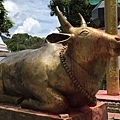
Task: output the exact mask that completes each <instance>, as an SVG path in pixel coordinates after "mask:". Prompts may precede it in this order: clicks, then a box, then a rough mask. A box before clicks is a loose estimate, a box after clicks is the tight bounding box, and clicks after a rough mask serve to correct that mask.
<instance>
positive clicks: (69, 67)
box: [0, 7, 120, 114]
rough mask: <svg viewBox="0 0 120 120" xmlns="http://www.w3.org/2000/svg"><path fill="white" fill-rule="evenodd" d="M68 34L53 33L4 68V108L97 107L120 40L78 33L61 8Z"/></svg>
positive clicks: (0, 96) (0, 86) (0, 89)
mask: <svg viewBox="0 0 120 120" xmlns="http://www.w3.org/2000/svg"><path fill="white" fill-rule="evenodd" d="M56 11H57V15H58V19H59V22H60V24H61V27H62V29H63V31H64V32H65V33H53V34H50V35H48V36H47V37H46V41H47V43H46V44H45V45H43V46H42V47H41V48H39V49H35V50H23V51H20V52H17V53H13V54H12V55H10V56H8V57H6V58H5V59H3V60H2V61H1V63H0V69H1V80H0V102H1V103H12V104H16V105H20V106H21V107H23V108H30V109H34V110H40V111H48V112H52V113H56V114H58V113H64V112H66V111H67V110H68V109H69V108H76V107H82V106H86V105H87V106H95V105H96V98H95V95H96V93H97V92H98V90H99V88H100V86H101V83H102V81H103V77H104V75H105V69H106V63H107V59H109V58H110V57H113V56H118V55H120V37H119V36H118V35H110V34H107V33H105V32H103V31H102V30H98V29H95V28H91V27H87V25H86V22H85V20H84V19H83V17H82V15H80V19H81V26H80V27H73V26H72V25H71V24H70V23H69V22H68V21H67V20H66V19H65V17H64V16H63V15H62V13H61V12H60V10H59V9H58V7H56Z"/></svg>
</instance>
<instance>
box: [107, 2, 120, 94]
mask: <svg viewBox="0 0 120 120" xmlns="http://www.w3.org/2000/svg"><path fill="white" fill-rule="evenodd" d="M117 18H118V17H117V0H105V31H106V32H107V33H109V34H118V28H117V26H118V20H117ZM106 76H107V94H108V95H118V94H119V68H118V57H112V58H111V59H109V60H108V63H107V71H106Z"/></svg>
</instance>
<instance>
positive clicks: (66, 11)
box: [48, 0, 95, 27]
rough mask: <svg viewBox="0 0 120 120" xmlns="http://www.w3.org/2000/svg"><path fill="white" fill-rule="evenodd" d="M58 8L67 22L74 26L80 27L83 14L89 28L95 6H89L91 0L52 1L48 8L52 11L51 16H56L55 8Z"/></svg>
mask: <svg viewBox="0 0 120 120" xmlns="http://www.w3.org/2000/svg"><path fill="white" fill-rule="evenodd" d="M56 6H58V7H59V9H60V10H61V12H62V13H63V15H64V16H66V18H67V20H68V21H69V22H70V23H71V24H72V25H73V26H74V27H76V26H80V17H79V15H78V13H81V14H82V16H83V17H84V19H85V20H86V22H87V24H88V26H92V25H91V24H90V21H91V20H90V18H91V11H92V9H93V8H94V7H95V6H92V5H90V4H89V0H50V4H49V5H48V7H49V8H50V9H51V12H50V14H51V16H53V15H56V11H55V7H56Z"/></svg>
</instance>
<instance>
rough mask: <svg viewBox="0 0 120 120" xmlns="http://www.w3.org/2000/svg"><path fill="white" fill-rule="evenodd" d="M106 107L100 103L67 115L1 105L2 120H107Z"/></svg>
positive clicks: (0, 118) (0, 117)
mask: <svg viewBox="0 0 120 120" xmlns="http://www.w3.org/2000/svg"><path fill="white" fill-rule="evenodd" d="M107 119H108V114H107V109H106V105H105V104H104V103H98V104H97V106H95V107H91V108H89V107H83V108H80V109H74V110H73V109H72V110H69V111H68V112H66V113H65V114H59V115H55V114H49V113H43V112H39V111H32V110H28V109H22V108H20V107H17V106H10V105H3V104H0V120H107Z"/></svg>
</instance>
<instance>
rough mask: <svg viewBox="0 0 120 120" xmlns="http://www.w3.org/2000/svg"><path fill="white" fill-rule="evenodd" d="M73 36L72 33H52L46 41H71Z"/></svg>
mask: <svg viewBox="0 0 120 120" xmlns="http://www.w3.org/2000/svg"><path fill="white" fill-rule="evenodd" d="M71 37H72V35H71V34H64V33H52V34H50V35H48V36H47V37H46V41H47V42H49V43H66V42H67V41H70V39H71Z"/></svg>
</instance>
